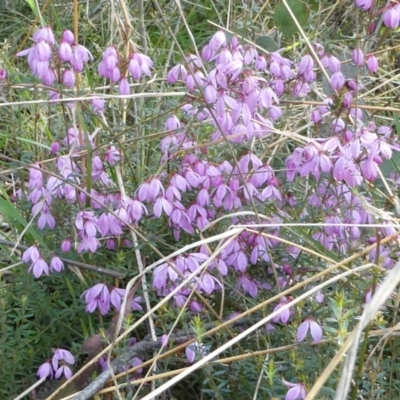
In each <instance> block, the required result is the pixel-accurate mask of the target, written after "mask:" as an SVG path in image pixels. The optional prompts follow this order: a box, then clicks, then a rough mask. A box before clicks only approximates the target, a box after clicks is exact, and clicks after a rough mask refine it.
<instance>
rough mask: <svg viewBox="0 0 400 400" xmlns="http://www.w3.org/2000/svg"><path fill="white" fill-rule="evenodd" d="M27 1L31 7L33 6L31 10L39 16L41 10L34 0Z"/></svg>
mask: <svg viewBox="0 0 400 400" xmlns="http://www.w3.org/2000/svg"><path fill="white" fill-rule="evenodd" d="M26 2H27V3H28V4H29V7H30V8H31V10H32V11H33V13H34V14H35V17H36V18H39V10H38V8H37V7H36V3H35V1H34V0H26Z"/></svg>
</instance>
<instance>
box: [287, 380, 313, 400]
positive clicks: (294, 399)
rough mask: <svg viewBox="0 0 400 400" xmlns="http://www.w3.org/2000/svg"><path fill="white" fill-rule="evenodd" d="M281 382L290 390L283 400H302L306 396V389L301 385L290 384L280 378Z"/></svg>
mask: <svg viewBox="0 0 400 400" xmlns="http://www.w3.org/2000/svg"><path fill="white" fill-rule="evenodd" d="M282 382H283V384H284V385H285V386H286V387H289V388H290V389H289V390H288V392H287V393H286V397H285V400H303V399H305V398H306V396H307V392H306V389H305V387H304V385H303V384H302V383H291V382H288V381H286V380H285V379H283V378H282Z"/></svg>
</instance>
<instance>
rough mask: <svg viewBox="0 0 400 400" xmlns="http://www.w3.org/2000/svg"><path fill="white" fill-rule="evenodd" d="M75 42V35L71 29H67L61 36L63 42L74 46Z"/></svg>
mask: <svg viewBox="0 0 400 400" xmlns="http://www.w3.org/2000/svg"><path fill="white" fill-rule="evenodd" d="M74 41H75V38H74V34H73V33H72V32H71V31H70V30H69V29H65V30H64V32H63V33H62V35H61V42H65V43H68V44H73V43H74Z"/></svg>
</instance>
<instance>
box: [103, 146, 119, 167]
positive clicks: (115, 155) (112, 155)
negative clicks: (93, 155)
mask: <svg viewBox="0 0 400 400" xmlns="http://www.w3.org/2000/svg"><path fill="white" fill-rule="evenodd" d="M120 159H121V153H120V152H119V150H117V149H116V148H115V146H111V147H109V148H108V149H107V150H106V152H105V154H104V160H105V161H107V162H108V163H109V164H110V165H114V164H115V163H116V162H117V161H119V160H120Z"/></svg>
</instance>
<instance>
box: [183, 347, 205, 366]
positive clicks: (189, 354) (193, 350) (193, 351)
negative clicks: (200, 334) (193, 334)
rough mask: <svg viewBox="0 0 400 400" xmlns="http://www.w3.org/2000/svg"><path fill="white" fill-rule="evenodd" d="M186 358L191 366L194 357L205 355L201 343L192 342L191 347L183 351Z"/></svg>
mask: <svg viewBox="0 0 400 400" xmlns="http://www.w3.org/2000/svg"><path fill="white" fill-rule="evenodd" d="M185 353H186V358H187V359H188V361H189V363H190V364H192V363H193V362H194V360H195V359H196V355H197V354H200V355H205V354H207V349H206V347H205V346H204V345H203V344H202V343H198V342H194V343H192V344H191V345H189V346H187V347H186V349H185Z"/></svg>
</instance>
